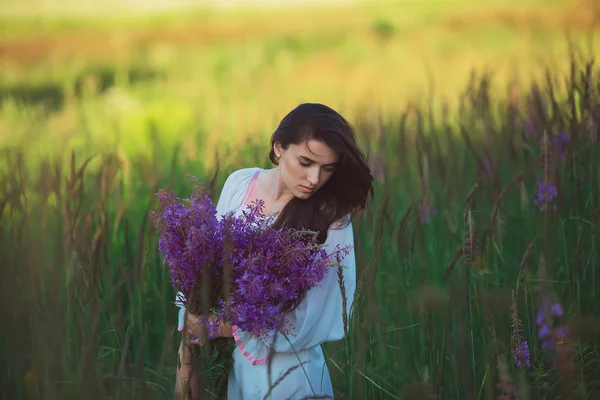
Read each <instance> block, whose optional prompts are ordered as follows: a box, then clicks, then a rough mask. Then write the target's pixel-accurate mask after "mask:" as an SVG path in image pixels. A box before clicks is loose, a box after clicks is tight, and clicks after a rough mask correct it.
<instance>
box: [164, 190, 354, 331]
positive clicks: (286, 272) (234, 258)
mask: <svg viewBox="0 0 600 400" xmlns="http://www.w3.org/2000/svg"><path fill="white" fill-rule="evenodd" d="M157 197H158V198H159V200H160V202H161V210H159V211H157V212H154V213H152V217H153V221H154V222H155V224H156V226H157V231H158V233H159V240H158V242H159V250H160V251H161V253H162V255H163V260H164V262H165V263H166V264H167V265H168V268H169V271H170V273H171V279H172V283H173V286H174V288H176V289H178V290H181V291H182V292H183V293H184V299H182V302H183V303H184V305H185V306H186V307H187V308H188V309H189V310H190V312H192V313H195V314H198V313H203V312H204V311H206V305H204V306H203V304H202V300H204V298H205V297H208V310H209V313H211V314H215V315H216V316H217V317H219V318H222V319H224V320H226V321H229V322H230V323H231V324H232V325H236V326H237V327H238V328H240V329H241V330H244V331H247V332H251V333H253V334H254V335H256V336H261V335H267V334H268V333H269V332H270V331H272V330H273V329H281V330H284V331H289V329H290V328H291V327H290V326H289V324H288V323H287V321H285V320H284V319H283V317H284V315H285V312H287V310H288V309H290V308H291V307H292V305H294V304H295V303H296V302H297V301H298V300H300V299H301V297H302V296H303V295H304V294H305V293H306V292H307V291H308V290H309V289H310V288H312V287H314V286H316V285H318V284H319V282H320V281H321V280H322V279H323V278H324V277H325V274H326V273H327V269H328V267H329V266H330V265H331V263H332V262H331V260H332V259H335V258H343V257H344V256H345V255H346V254H347V252H348V251H349V250H350V248H348V247H346V248H341V249H340V248H336V249H333V251H332V252H331V253H328V252H326V251H325V250H324V249H323V246H322V245H319V244H318V243H317V242H316V235H315V234H313V233H311V232H301V231H294V230H289V229H278V230H275V229H272V228H271V227H270V224H269V223H268V222H269V221H268V220H267V219H266V218H264V216H263V214H262V207H263V203H262V202H257V203H255V204H253V205H250V206H249V207H248V209H247V210H244V211H243V212H242V216H241V217H235V216H234V214H233V213H229V214H227V215H225V216H223V217H222V218H220V219H219V218H217V215H216V214H217V213H216V209H215V207H214V205H213V203H212V201H211V199H210V198H209V197H208V196H206V195H205V194H204V193H203V192H202V190H195V191H194V195H193V196H192V197H191V198H190V199H184V200H180V199H179V198H177V197H176V196H174V195H173V194H172V193H167V192H164V191H160V192H159V193H158V195H157ZM225 270H227V273H225ZM226 278H227V279H226ZM226 280H227V283H228V285H227V290H225V289H226V286H225V281H226ZM207 285H208V286H207ZM207 287H208V288H209V291H208V293H207V291H206V288H207ZM206 295H208V296H206ZM203 310H204V311H203ZM202 321H203V322H204V323H206V325H207V326H208V330H209V338H213V337H214V333H215V332H216V329H217V327H218V323H216V322H215V321H214V320H211V319H209V318H208V317H207V316H206V315H203V316H202Z"/></svg>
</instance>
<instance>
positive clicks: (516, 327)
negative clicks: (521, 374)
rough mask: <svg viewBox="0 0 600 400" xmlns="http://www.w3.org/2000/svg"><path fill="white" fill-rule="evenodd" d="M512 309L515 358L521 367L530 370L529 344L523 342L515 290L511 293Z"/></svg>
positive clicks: (512, 339)
mask: <svg viewBox="0 0 600 400" xmlns="http://www.w3.org/2000/svg"><path fill="white" fill-rule="evenodd" d="M511 308H512V328H513V333H512V335H511V342H512V346H513V349H514V350H513V358H514V360H515V363H516V364H517V366H519V367H525V368H529V367H530V366H531V362H530V358H529V344H528V343H527V341H526V340H523V337H522V335H521V320H520V319H519V315H518V312H517V302H516V300H515V292H514V290H513V291H512V293H511Z"/></svg>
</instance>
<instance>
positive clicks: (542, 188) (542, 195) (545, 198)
mask: <svg viewBox="0 0 600 400" xmlns="http://www.w3.org/2000/svg"><path fill="white" fill-rule="evenodd" d="M536 183H537V185H538V188H537V190H536V191H535V194H534V195H535V198H534V200H533V203H534V204H535V206H536V207H538V208H539V209H540V211H546V210H547V209H548V206H550V205H551V206H552V209H553V210H554V211H556V204H554V198H555V197H556V196H557V194H558V192H557V190H556V186H555V185H548V184H547V183H546V182H544V181H541V180H539V179H538V180H537V181H536Z"/></svg>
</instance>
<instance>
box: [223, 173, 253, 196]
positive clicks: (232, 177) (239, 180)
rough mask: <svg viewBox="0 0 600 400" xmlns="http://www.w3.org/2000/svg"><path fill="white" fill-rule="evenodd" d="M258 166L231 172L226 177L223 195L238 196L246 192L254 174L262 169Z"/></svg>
mask: <svg viewBox="0 0 600 400" xmlns="http://www.w3.org/2000/svg"><path fill="white" fill-rule="evenodd" d="M260 170H261V169H260V168H258V167H249V168H241V169H237V170H235V171H233V172H232V173H230V174H229V175H228V176H227V178H226V179H225V183H224V184H223V189H222V190H221V196H222V197H223V196H226V197H236V196H240V195H242V194H243V193H245V192H246V189H247V188H248V186H249V185H250V182H251V181H252V178H253V177H254V175H255V174H256V173H257V172H258V171H260Z"/></svg>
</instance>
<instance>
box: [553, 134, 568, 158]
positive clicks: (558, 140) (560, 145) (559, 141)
mask: <svg viewBox="0 0 600 400" xmlns="http://www.w3.org/2000/svg"><path fill="white" fill-rule="evenodd" d="M552 141H553V142H554V145H555V146H556V151H557V152H558V156H559V157H560V159H561V160H564V159H565V147H566V145H567V143H569V136H567V134H566V133H565V132H564V131H563V132H561V133H560V134H559V135H558V136H557V137H555V138H554V139H553V140H552Z"/></svg>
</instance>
